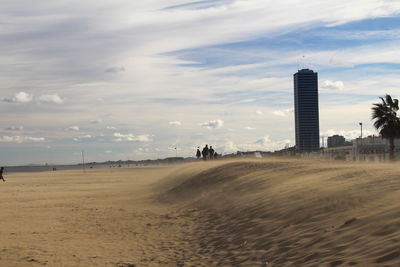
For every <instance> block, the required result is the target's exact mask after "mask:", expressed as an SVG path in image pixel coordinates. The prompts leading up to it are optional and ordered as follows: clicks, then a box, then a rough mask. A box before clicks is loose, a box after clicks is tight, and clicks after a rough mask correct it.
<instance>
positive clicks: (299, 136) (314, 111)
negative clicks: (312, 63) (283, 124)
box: [293, 69, 319, 152]
mask: <svg viewBox="0 0 400 267" xmlns="http://www.w3.org/2000/svg"><path fill="white" fill-rule="evenodd" d="M293 77H294V114H295V127H296V150H297V151H299V152H311V151H318V150H319V115H318V73H316V72H314V71H312V70H309V69H302V70H299V71H298V72H297V73H295V74H294V75H293Z"/></svg>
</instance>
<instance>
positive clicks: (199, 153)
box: [196, 147, 201, 159]
mask: <svg viewBox="0 0 400 267" xmlns="http://www.w3.org/2000/svg"><path fill="white" fill-rule="evenodd" d="M199 148H200V147H197V152H196V157H197V159H200V157H201V152H200V149H199Z"/></svg>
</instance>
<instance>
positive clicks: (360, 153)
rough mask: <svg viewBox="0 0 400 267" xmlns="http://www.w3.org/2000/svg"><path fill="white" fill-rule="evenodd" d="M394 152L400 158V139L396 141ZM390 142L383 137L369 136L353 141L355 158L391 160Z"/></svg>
mask: <svg viewBox="0 0 400 267" xmlns="http://www.w3.org/2000/svg"><path fill="white" fill-rule="evenodd" d="M394 147H395V149H394V152H395V156H396V158H397V159H399V158H400V139H395V140H394ZM389 150H390V144H389V140H388V139H385V138H382V137H381V136H368V137H366V138H357V139H354V140H353V157H354V159H358V160H386V159H389Z"/></svg>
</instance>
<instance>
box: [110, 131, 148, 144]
mask: <svg viewBox="0 0 400 267" xmlns="http://www.w3.org/2000/svg"><path fill="white" fill-rule="evenodd" d="M114 137H116V139H114V140H115V141H117V142H122V141H137V142H151V141H153V140H152V139H151V135H149V134H142V135H138V136H135V135H133V134H121V133H114Z"/></svg>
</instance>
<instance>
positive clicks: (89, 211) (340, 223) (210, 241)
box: [0, 159, 400, 266]
mask: <svg viewBox="0 0 400 267" xmlns="http://www.w3.org/2000/svg"><path fill="white" fill-rule="evenodd" d="M399 171H400V166H398V165H397V164H371V163H349V162H331V161H323V160H298V159H262V160H236V161H215V162H206V163H205V162H196V163H190V164H185V165H181V166H177V167H170V168H141V169H133V168H132V169H118V170H117V169H105V170H88V171H87V172H86V173H82V172H78V171H62V172H58V171H57V172H48V173H34V174H28V173H27V174H13V175H8V176H6V179H7V178H8V180H7V182H6V183H1V184H0V201H1V203H2V204H1V206H0V218H1V227H0V265H1V266H39V265H48V266H400V246H399V241H400V238H399V236H398V235H399V230H400V216H399V215H400V204H399V203H400V174H399V173H400V172H399Z"/></svg>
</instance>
